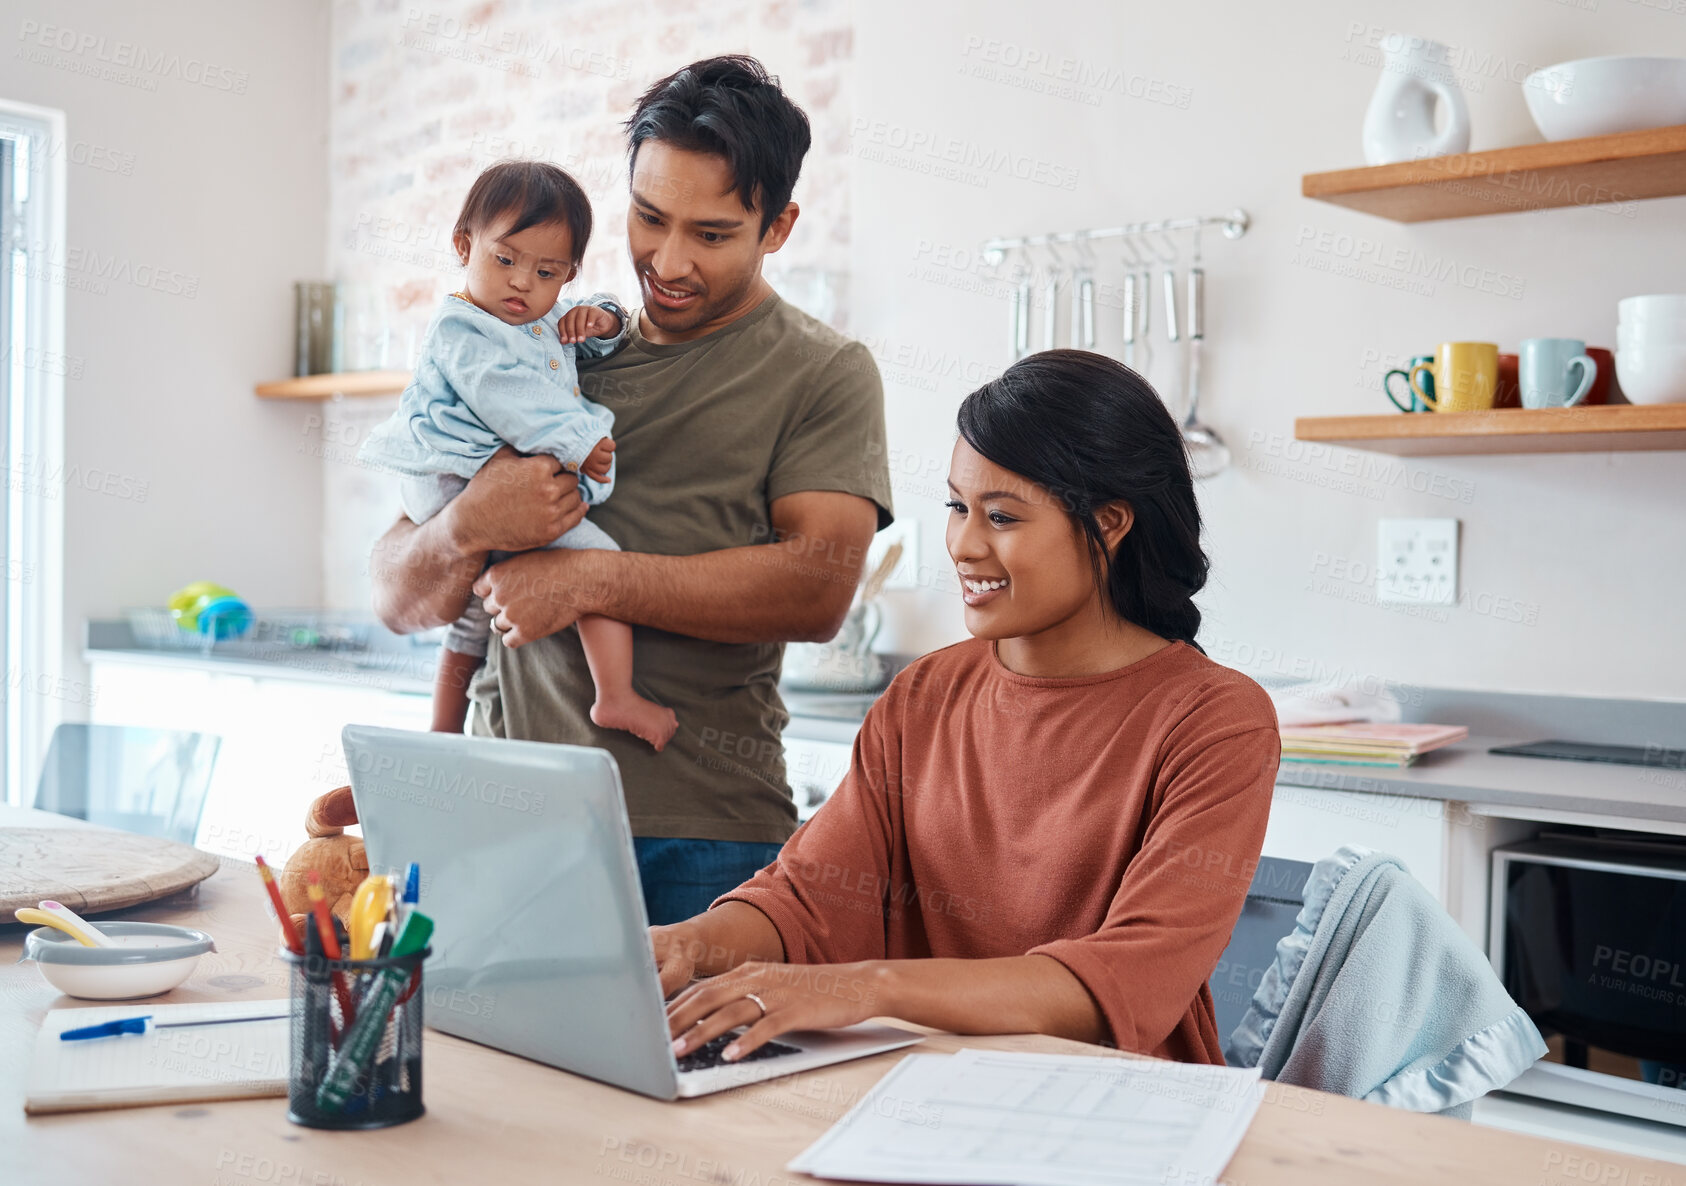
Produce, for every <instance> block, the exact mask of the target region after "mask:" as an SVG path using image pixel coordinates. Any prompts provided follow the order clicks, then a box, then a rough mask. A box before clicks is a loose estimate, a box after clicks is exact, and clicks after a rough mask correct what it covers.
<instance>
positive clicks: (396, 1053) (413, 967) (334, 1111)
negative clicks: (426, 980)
mask: <svg viewBox="0 0 1686 1186" xmlns="http://www.w3.org/2000/svg"><path fill="white" fill-rule="evenodd" d="M432 950H433V949H432V948H431V947H426V948H423V949H422V950H421V951H418V952H415V953H413V954H411V955H404V956H395V957H391V958H388V959H368V960H352V959H342V960H331V959H326V958H323V957H322V956H320V955H317V954H315V953H314V952H312V953H311V954H309V955H295V954H294V953H292V952H290V951H283V952H282V953H281V955H282V958H284V959H285V960H286V961H287V963H288V964H289V965H290V979H291V990H292V1065H291V1068H290V1071H289V1075H288V1083H287V1104H288V1107H287V1119H288V1120H291V1121H292V1122H293V1123H294V1124H303V1125H307V1126H309V1127H311V1128H385V1127H386V1126H387V1125H390V1124H403V1123H404V1122H405V1121H406V1120H414V1119H415V1118H416V1117H417V1116H420V1115H421V1114H422V1112H423V1111H424V1109H423V1107H422V962H423V961H424V960H426V959H427V957H428V954H429V953H430V952H431V951H432ZM348 1014H349V1016H348Z"/></svg>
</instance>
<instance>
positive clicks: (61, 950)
mask: <svg viewBox="0 0 1686 1186" xmlns="http://www.w3.org/2000/svg"><path fill="white" fill-rule="evenodd" d="M94 925H95V926H97V927H98V928H99V929H100V930H101V931H102V932H104V933H105V934H106V935H109V936H110V937H111V938H113V939H115V940H117V941H118V943H119V946H117V947H83V946H82V945H81V944H80V943H78V942H77V941H76V940H74V939H72V938H71V937H70V936H69V935H67V934H65V933H64V932H63V931H58V930H54V929H53V928H51V927H39V928H37V929H36V930H33V931H31V932H29V934H28V936H26V937H25V939H24V944H23V958H24V959H32V960H34V961H35V966H36V967H37V968H39V969H41V975H42V976H43V977H45V979H46V981H47V983H48V984H50V985H52V986H53V987H54V988H56V989H58V990H59V991H60V992H62V993H64V994H65V995H66V996H71V997H79V998H81V999H82V1000H87V1001H123V1000H129V999H131V998H133V997H152V996H157V995H158V994H159V993H161V992H169V991H170V990H171V989H172V988H174V987H176V986H177V985H178V984H180V983H181V982H182V981H184V980H186V979H187V978H188V977H189V976H191V975H193V969H194V968H195V967H196V966H198V963H199V957H200V956H202V955H204V954H205V953H206V952H207V951H214V950H215V949H216V945H215V944H214V943H212V941H211V937H210V936H209V935H207V934H206V933H205V932H204V931H196V930H194V929H193V928H191V927H173V926H168V925H166V924H164V923H157V922H100V923H95V924H94Z"/></svg>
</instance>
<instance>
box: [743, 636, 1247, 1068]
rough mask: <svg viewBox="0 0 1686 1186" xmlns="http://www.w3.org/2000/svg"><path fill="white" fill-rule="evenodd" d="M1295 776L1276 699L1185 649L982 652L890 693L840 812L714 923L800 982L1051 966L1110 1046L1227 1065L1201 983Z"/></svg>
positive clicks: (943, 654) (960, 654)
mask: <svg viewBox="0 0 1686 1186" xmlns="http://www.w3.org/2000/svg"><path fill="white" fill-rule="evenodd" d="M1279 756H1280V743H1279V739H1278V734H1277V729H1276V715H1275V713H1274V711H1273V710H1272V707H1271V703H1270V699H1269V698H1268V697H1267V696H1266V695H1265V693H1264V691H1263V690H1262V689H1261V688H1260V687H1259V686H1258V685H1257V684H1255V683H1254V682H1253V681H1252V680H1250V679H1248V678H1247V677H1246V676H1243V675H1241V674H1240V673H1238V672H1235V671H1231V670H1230V669H1229V668H1227V667H1223V666H1220V665H1219V664H1217V663H1214V662H1212V661H1211V660H1209V659H1207V658H1206V657H1205V656H1203V655H1201V654H1200V652H1198V651H1196V650H1195V649H1194V648H1193V647H1190V646H1188V645H1186V644H1183V643H1173V644H1172V645H1170V646H1167V647H1165V648H1163V649H1162V650H1160V651H1157V652H1156V653H1154V654H1152V655H1150V656H1148V657H1147V658H1146V659H1142V660H1140V661H1139V662H1136V663H1133V664H1131V665H1130V666H1128V667H1125V668H1122V669H1120V670H1117V671H1112V672H1107V673H1106V674H1103V675H1096V676H1087V677H1080V678H1075V679H1040V678H1032V677H1028V676H1022V675H1017V674H1015V673H1013V672H1011V671H1009V670H1008V669H1007V668H1006V667H1004V666H1002V664H1001V662H1000V660H999V659H998V658H997V657H996V654H995V648H994V645H993V644H992V643H990V642H988V641H986V640H981V639H973V640H970V641H968V642H963V643H958V644H956V645H954V646H951V647H947V648H945V649H943V650H940V651H935V652H933V653H931V654H929V655H926V656H924V657H923V658H921V659H919V660H917V661H916V662H914V663H913V665H912V666H910V667H908V668H907V669H906V670H905V671H903V672H902V673H901V674H900V675H899V676H897V677H896V679H895V681H894V682H893V683H892V684H891V685H890V687H889V689H888V690H886V691H885V693H884V694H883V695H882V696H881V697H880V698H879V699H878V702H877V703H876V704H874V705H873V707H872V710H871V711H870V712H869V713H868V714H867V717H866V720H865V721H864V722H863V723H862V725H861V730H860V733H859V735H858V736H857V737H856V740H855V749H854V755H853V760H852V762H851V764H850V769H849V772H848V774H847V775H846V776H845V777H844V779H843V781H842V783H841V784H840V785H839V786H838V788H837V790H836V792H835V793H834V794H833V795H832V796H831V798H830V799H829V800H827V802H826V803H825V805H824V806H823V807H821V808H820V810H819V811H818V812H816V813H815V815H814V817H813V818H812V819H811V820H809V821H808V822H807V823H806V824H805V825H803V827H802V828H800V829H799V830H798V831H797V832H796V834H795V835H794V836H792V837H791V838H790V840H789V842H788V843H786V845H785V846H784V851H783V852H782V853H781V854H780V856H779V859H778V860H777V861H776V862H775V863H774V864H772V865H769V866H768V867H767V868H766V869H763V870H762V871H761V872H760V873H758V874H756V876H755V877H754V878H752V879H751V880H750V881H747V882H745V883H744V884H743V885H742V886H740V887H739V888H738V889H736V890H733V891H732V892H731V893H729V894H725V895H723V896H722V897H721V898H720V899H719V901H721V902H725V901H731V900H734V899H735V900H738V901H743V902H748V903H749V904H751V905H753V906H755V907H756V908H757V909H759V910H761V911H762V912H763V913H764V914H766V915H767V917H768V918H770V919H771V920H772V922H773V925H774V926H776V927H777V928H778V931H779V935H780V937H781V938H782V939H783V941H784V950H785V958H786V959H787V960H788V961H790V962H791V963H804V964H818V963H844V962H848V961H852V960H867V959H915V958H921V957H929V956H937V957H950V958H970V959H981V958H989V957H996V956H1016V955H1025V954H1028V953H1038V954H1042V955H1047V956H1051V957H1052V958H1054V959H1056V960H1058V961H1059V962H1060V963H1062V964H1064V965H1065V966H1066V967H1067V968H1068V969H1070V971H1071V972H1072V974H1073V975H1075V976H1076V977H1077V978H1078V979H1079V980H1080V981H1082V982H1083V984H1084V985H1085V986H1086V987H1087V988H1088V990H1089V993H1090V995H1092V996H1093V997H1094V999H1095V1001H1096V1002H1097V1003H1098V1004H1099V1006H1100V1009H1101V1012H1102V1014H1103V1015H1104V1016H1105V1018H1106V1022H1107V1024H1108V1025H1109V1026H1110V1027H1111V1032H1112V1039H1113V1043H1114V1045H1116V1046H1118V1047H1120V1048H1122V1049H1126V1050H1134V1051H1140V1052H1142V1053H1146V1054H1155V1055H1159V1056H1161V1057H1165V1058H1175V1059H1181V1060H1183V1061H1186V1062H1209V1063H1222V1062H1223V1050H1222V1039H1221V1038H1220V1036H1219V1035H1218V1033H1217V1028H1216V1026H1215V1025H1214V1023H1213V1020H1212V996H1211V993H1210V991H1209V990H1208V989H1207V987H1206V980H1207V978H1208V977H1209V976H1210V975H1211V974H1212V969H1213V968H1214V967H1216V966H1217V962H1218V957H1219V956H1220V955H1221V954H1222V952H1223V949H1224V947H1225V945H1226V944H1227V943H1228V941H1229V934H1230V931H1231V929H1232V928H1233V927H1234V925H1235V920H1236V917H1237V916H1238V915H1239V914H1240V911H1241V904H1242V901H1243V900H1244V899H1245V897H1246V893H1247V885H1248V882H1249V881H1250V880H1251V878H1252V874H1253V870H1254V867H1255V865H1256V864H1257V862H1258V856H1259V847H1260V845H1261V844H1262V843H1263V841H1264V832H1265V819H1266V817H1267V815H1268V814H1269V811H1270V797H1271V787H1272V783H1273V781H1274V778H1275V774H1276V765H1277V760H1278V757H1279ZM716 904H718V903H716Z"/></svg>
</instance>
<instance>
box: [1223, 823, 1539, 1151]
mask: <svg viewBox="0 0 1686 1186" xmlns="http://www.w3.org/2000/svg"><path fill="white" fill-rule="evenodd" d="M1302 893H1303V898H1304V906H1303V907H1302V908H1301V910H1300V912H1299V914H1298V916H1297V917H1296V918H1295V920H1294V923H1293V927H1292V929H1291V930H1290V931H1289V932H1288V933H1287V934H1286V935H1284V936H1283V938H1282V939H1281V940H1280V941H1279V942H1278V943H1277V944H1276V950H1275V958H1274V960H1273V961H1272V963H1271V965H1270V966H1269V967H1268V968H1267V969H1265V971H1264V974H1263V976H1262V977H1261V978H1260V981H1259V986H1258V989H1257V991H1255V992H1254V994H1253V998H1252V1002H1251V1004H1249V1006H1248V1007H1247V1010H1246V1012H1245V1013H1244V1014H1243V1015H1242V1017H1241V1021H1240V1022H1239V1024H1237V1025H1236V1026H1235V1027H1234V1028H1233V1029H1231V1030H1230V1031H1229V1036H1228V1038H1227V1039H1226V1042H1225V1046H1224V1054H1225V1058H1226V1059H1227V1060H1228V1061H1229V1063H1230V1064H1231V1065H1232V1066H1241V1067H1258V1068H1259V1069H1260V1071H1261V1072H1262V1073H1263V1075H1264V1077H1265V1078H1266V1079H1273V1080H1276V1081H1277V1082H1281V1083H1292V1084H1295V1085H1298V1086H1301V1087H1314V1088H1317V1089H1318V1090H1320V1091H1330V1092H1334V1093H1335V1094H1337V1095H1345V1096H1349V1097H1351V1098H1353V1099H1363V1100H1369V1101H1370V1102H1372V1103H1379V1104H1387V1105H1389V1106H1391V1107H1396V1108H1404V1109H1407V1110H1409V1111H1413V1112H1438V1113H1440V1114H1441V1115H1446V1116H1457V1117H1460V1118H1462V1119H1465V1120H1468V1119H1469V1118H1470V1115H1471V1113H1472V1111H1473V1109H1474V1105H1475V1101H1476V1100H1478V1099H1480V1098H1481V1097H1482V1096H1483V1095H1485V1094H1487V1093H1488V1092H1489V1091H1497V1090H1499V1089H1501V1088H1503V1087H1505V1086H1506V1085H1508V1084H1509V1083H1510V1082H1511V1081H1512V1080H1514V1079H1515V1078H1516V1077H1517V1076H1518V1075H1520V1074H1522V1073H1523V1072H1524V1071H1525V1070H1527V1069H1528V1068H1529V1067H1530V1066H1532V1065H1533V1063H1534V1062H1535V1060H1537V1059H1538V1058H1539V1057H1540V1056H1541V1055H1543V1054H1544V1053H1545V1052H1546V1045H1545V1042H1544V1041H1543V1040H1542V1039H1541V1037H1540V1034H1539V1030H1538V1029H1537V1028H1535V1026H1534V1023H1533V1022H1532V1021H1531V1020H1530V1019H1529V1017H1528V1015H1527V1013H1525V1012H1524V1011H1523V1010H1522V1008H1521V1006H1519V1005H1518V1004H1517V1003H1516V1002H1515V1001H1514V1000H1512V999H1511V997H1510V995H1509V994H1508V993H1507V992H1506V991H1505V988H1504V985H1503V984H1501V983H1500V982H1499V978H1498V976H1497V975H1496V974H1495V973H1494V972H1493V968H1492V965H1491V964H1490V963H1489V962H1488V961H1487V956H1486V955H1485V954H1484V953H1483V952H1482V951H1481V949H1480V948H1478V947H1477V946H1476V945H1475V944H1474V943H1473V942H1472V941H1471V940H1470V938H1469V937H1468V936H1467V935H1465V934H1464V933H1463V931H1462V930H1461V929H1459V927H1458V925H1457V923H1456V922H1454V921H1453V919H1452V917H1451V916H1450V915H1449V914H1447V913H1446V910H1445V907H1443V906H1442V905H1441V904H1440V903H1439V902H1437V901H1436V900H1435V899H1434V897H1433V895H1431V894H1430V893H1429V892H1428V891H1427V890H1426V889H1424V888H1423V887H1422V885H1421V884H1419V883H1418V882H1417V881H1416V879H1415V878H1413V877H1412V876H1411V874H1410V873H1409V871H1408V870H1406V868H1405V866H1404V865H1403V864H1402V863H1401V862H1400V861H1399V860H1398V858H1396V857H1391V856H1388V855H1387V854H1386V853H1380V852H1376V851H1375V850H1374V849H1369V848H1365V847H1363V846H1361V845H1355V844H1348V845H1343V846H1342V847H1340V848H1339V849H1337V850H1336V851H1335V852H1334V854H1333V855H1331V856H1327V857H1324V858H1323V859H1322V860H1320V861H1318V862H1317V863H1316V864H1315V865H1314V866H1313V867H1312V870H1311V875H1310V877H1309V878H1308V879H1307V880H1306V882H1305V886H1304V889H1303V891H1302ZM1226 954H1227V953H1226Z"/></svg>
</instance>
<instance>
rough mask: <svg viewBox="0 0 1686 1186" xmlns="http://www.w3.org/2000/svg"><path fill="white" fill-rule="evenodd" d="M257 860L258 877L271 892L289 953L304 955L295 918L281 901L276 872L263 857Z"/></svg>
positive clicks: (271, 903)
mask: <svg viewBox="0 0 1686 1186" xmlns="http://www.w3.org/2000/svg"><path fill="white" fill-rule="evenodd" d="M255 859H256V860H257V863H258V876H259V877H262V878H263V888H264V889H266V890H268V891H269V904H270V905H271V906H273V907H275V918H276V921H278V922H279V923H280V924H281V939H282V941H283V942H284V943H286V944H287V950H288V951H290V952H292V953H293V954H294V955H303V954H304V943H303V942H302V941H301V940H300V939H299V929H298V928H297V927H295V926H294V925H293V916H292V915H291V914H289V913H288V912H287V907H286V906H285V905H284V904H283V903H282V901H281V890H280V888H279V887H278V886H277V885H276V884H275V872H274V870H272V869H270V867H269V862H268V861H266V860H264V859H263V857H261V856H260V857H257V858H255Z"/></svg>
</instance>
